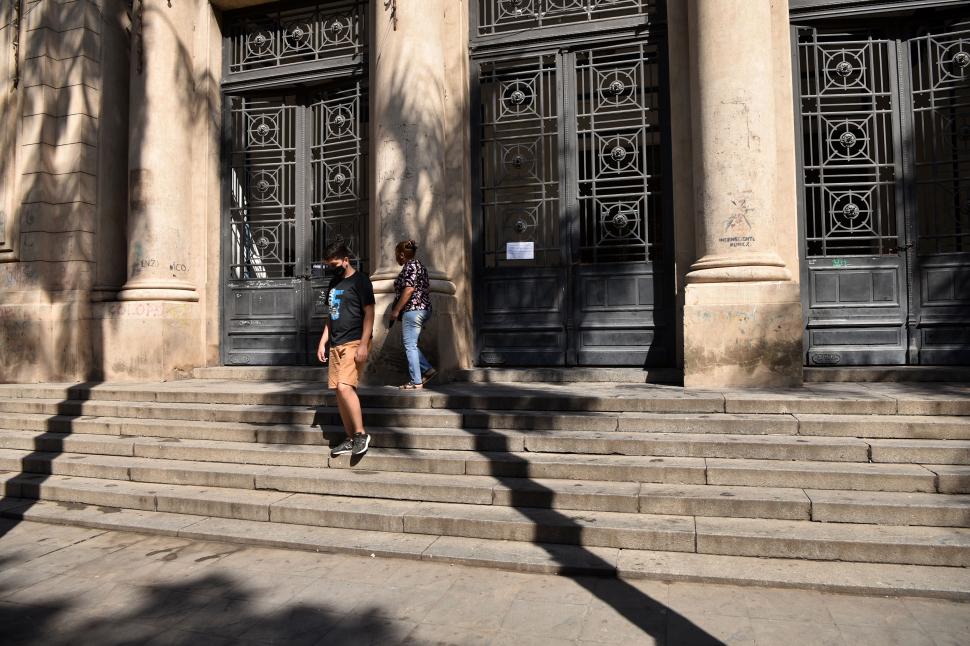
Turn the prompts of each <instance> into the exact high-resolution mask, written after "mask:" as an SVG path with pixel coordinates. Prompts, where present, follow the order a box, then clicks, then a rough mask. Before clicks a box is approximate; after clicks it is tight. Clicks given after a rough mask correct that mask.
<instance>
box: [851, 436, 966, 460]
mask: <svg viewBox="0 0 970 646" xmlns="http://www.w3.org/2000/svg"><path fill="white" fill-rule="evenodd" d="M866 441H867V442H868V444H869V446H870V448H871V452H872V461H873V462H889V463H894V464H907V463H909V464H962V465H970V441H966V440H866Z"/></svg>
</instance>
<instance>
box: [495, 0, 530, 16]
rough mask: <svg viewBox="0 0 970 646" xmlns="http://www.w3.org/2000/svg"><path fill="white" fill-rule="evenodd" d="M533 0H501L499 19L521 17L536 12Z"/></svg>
mask: <svg viewBox="0 0 970 646" xmlns="http://www.w3.org/2000/svg"><path fill="white" fill-rule="evenodd" d="M532 3H533V0H499V12H500V13H499V20H501V19H503V18H521V17H522V16H525V15H528V14H532V13H535V8H534V7H533V6H532Z"/></svg>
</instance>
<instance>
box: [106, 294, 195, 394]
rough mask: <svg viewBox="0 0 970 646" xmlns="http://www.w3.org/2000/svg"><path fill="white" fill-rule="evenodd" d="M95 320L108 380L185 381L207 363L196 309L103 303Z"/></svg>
mask: <svg viewBox="0 0 970 646" xmlns="http://www.w3.org/2000/svg"><path fill="white" fill-rule="evenodd" d="M94 318H95V321H94V322H93V323H94V325H97V326H99V328H100V329H99V335H98V340H99V342H98V343H97V344H96V345H97V347H96V348H95V350H96V352H97V353H98V355H99V360H100V365H101V367H102V373H103V374H102V378H104V379H107V380H118V381H124V380H131V379H146V380H158V379H162V380H167V379H184V378H186V377H189V376H191V374H192V370H193V369H194V368H197V367H199V366H202V365H204V363H205V341H204V329H205V321H204V319H203V317H202V312H201V308H200V306H198V305H191V304H188V303H160V302H114V303H101V304H98V305H97V306H95V317H94Z"/></svg>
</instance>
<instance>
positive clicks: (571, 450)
mask: <svg viewBox="0 0 970 646" xmlns="http://www.w3.org/2000/svg"><path fill="white" fill-rule="evenodd" d="M2 425H3V423H2V422H0V426H2ZM115 428H118V427H115ZM133 430H135V429H133V428H128V429H123V428H122V430H121V432H122V433H126V435H124V436H122V437H114V436H111V435H96V434H86V433H81V432H72V433H55V432H45V431H22V430H21V431H11V430H2V429H0V448H10V449H24V450H39V451H66V452H74V453H98V454H114V455H140V456H143V457H165V458H171V459H185V460H196V459H197V460H204V461H214V462H243V463H252V464H279V465H291V466H320V465H321V464H324V465H325V464H326V461H325V460H324V461H323V463H321V462H320V460H319V456H321V455H326V454H327V449H326V447H324V446H321V444H322V443H323V442H324V441H326V442H328V444H329V445H330V446H333V445H335V444H336V443H337V442H339V441H341V440H342V438H343V437H344V433H343V431H342V430H338V429H336V428H332V427H329V428H324V429H322V430H320V431H313V432H314V433H316V434H317V435H318V436H319V439H318V442H316V443H314V444H292V443H256V442H252V441H249V442H234V441H228V442H227V441H222V440H193V439H181V438H153V437H139V436H130V435H127V433H130V432H131V431H133ZM381 430H382V431H383V432H376V431H375V432H373V433H372V434H373V440H372V441H373V443H374V446H375V447H384V446H385V445H386V444H390V445H391V446H394V445H395V444H396V443H395V442H394V440H393V437H389V436H393V435H394V434H395V433H394V432H393V431H386V430H384V429H381ZM462 432H463V431H458V433H459V434H460V433H462ZM483 436H484V437H487V434H484V433H480V434H477V436H476V437H477V438H481V437H483ZM257 437H258V435H257ZM252 439H256V438H252ZM498 439H499V440H500V441H497V442H495V444H496V445H498V446H501V445H503V444H504V445H506V446H507V442H506V441H505V440H506V436H504V435H503V436H500V437H499V438H498ZM83 441H87V443H88V444H87V445H83V444H81V442H83ZM133 443H134V444H136V445H137V448H136V449H134V450H133V448H132V444H133ZM522 444H523V446H522V448H523V449H524V450H527V451H529V452H532V453H565V454H579V455H629V456H651V457H695V458H703V457H712V458H743V459H766V460H821V461H828V462H836V461H845V462H850V461H852V462H866V461H867V459H868V455H869V445H868V444H867V443H866V442H863V441H861V440H854V439H846V438H835V439H829V438H822V439H817V438H802V437H789V436H781V437H775V436H752V437H750V438H747V437H743V436H735V435H714V434H709V435H686V434H647V433H640V434H634V433H595V432H579V433H573V432H569V431H562V432H557V433H555V434H549V435H527V436H525V437H524V438H522ZM72 447H73V448H72ZM463 448H464V449H465V451H464V452H471V451H476V452H480V451H481V449H479V448H477V447H474V446H471V447H463ZM516 448H519V447H516ZM436 451H437V452H436V453H435V452H432V453H427V454H426V453H414V452H413V451H409V452H408V453H404V454H400V452H398V453H391V454H389V453H387V452H381V453H380V454H378V457H380V458H384V457H387V456H388V455H403V456H405V457H406V456H408V455H410V456H416V455H420V456H422V457H423V458H425V460H426V461H427V462H428V467H427V468H418V469H415V468H404V469H402V470H405V471H414V470H433V469H434V467H435V465H434V464H433V462H434V461H435V460H434V459H435V458H437V461H439V462H441V463H442V468H445V469H448V470H447V471H444V472H446V473H461V472H462V471H455V470H452V469H449V468H448V467H447V466H446V465H445V464H444V463H445V462H448V461H453V460H454V459H456V458H457V459H458V460H459V462H461V461H464V460H465V459H469V458H467V457H465V456H460V455H457V456H456V455H451V454H450V453H449V452H447V451H450V450H441V449H436ZM936 453H937V455H939V457H946V456H945V455H944V454H943V453H944V452H940V451H938V452H936ZM261 456H262V457H261ZM274 456H276V457H274ZM302 458H306V459H307V460H309V462H304V461H301V459H302ZM278 460H279V461H278ZM939 462H945V460H939ZM381 470H385V471H386V470H389V469H381Z"/></svg>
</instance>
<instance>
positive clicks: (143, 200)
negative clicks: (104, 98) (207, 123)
mask: <svg viewBox="0 0 970 646" xmlns="http://www.w3.org/2000/svg"><path fill="white" fill-rule="evenodd" d="M206 11H208V5H207V4H202V3H200V2H197V1H196V0H173V2H171V3H169V2H167V1H166V0H136V1H135V3H134V7H133V10H132V12H133V24H132V30H131V31H132V36H131V51H130V60H131V65H130V72H129V80H130V82H129V88H130V91H129V119H128V121H129V125H128V138H129V140H128V169H127V175H128V223H127V245H126V246H127V259H126V260H127V263H126V273H127V281H126V283H125V285H124V286H123V287H122V289H121V291H120V292H119V293H118V295H117V300H118V301H119V302H106V303H102V304H99V305H98V309H97V316H98V317H99V318H100V319H101V335H100V340H99V342H100V344H101V347H99V348H96V352H98V353H99V354H100V356H101V364H102V373H103V377H104V378H106V379H171V378H178V377H184V376H187V375H190V374H191V370H192V369H193V368H195V367H198V366H201V365H203V363H204V356H205V355H204V352H205V340H204V314H203V311H202V304H201V303H199V302H198V301H199V290H198V289H197V286H196V284H195V282H193V281H194V280H195V279H196V277H198V276H202V275H204V274H203V268H202V267H201V266H199V265H201V264H202V261H201V259H202V258H203V257H204V252H203V249H204V245H205V231H206V227H205V221H206V218H205V210H206V204H205V201H204V200H203V199H201V198H200V196H199V195H198V193H197V191H195V190H194V188H193V185H194V182H193V173H192V168H193V166H194V165H195V164H194V163H193V153H196V154H198V152H199V151H204V150H205V148H206V142H205V141H203V140H201V138H200V137H197V136H194V135H196V133H198V132H200V130H199V127H198V125H199V123H200V122H202V121H204V120H205V119H206V118H207V114H208V107H207V106H208V101H209V97H208V95H207V94H206V88H207V83H206V79H205V78H204V77H200V72H199V70H198V69H197V67H198V60H197V59H198V58H199V57H203V58H204V57H205V55H206V52H207V44H206V43H205V42H204V41H203V42H202V44H199V43H198V42H197V41H198V39H199V34H198V31H199V30H197V29H196V27H197V26H198V25H200V24H204V23H202V22H201V20H202V16H204V15H205V13H206Z"/></svg>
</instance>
